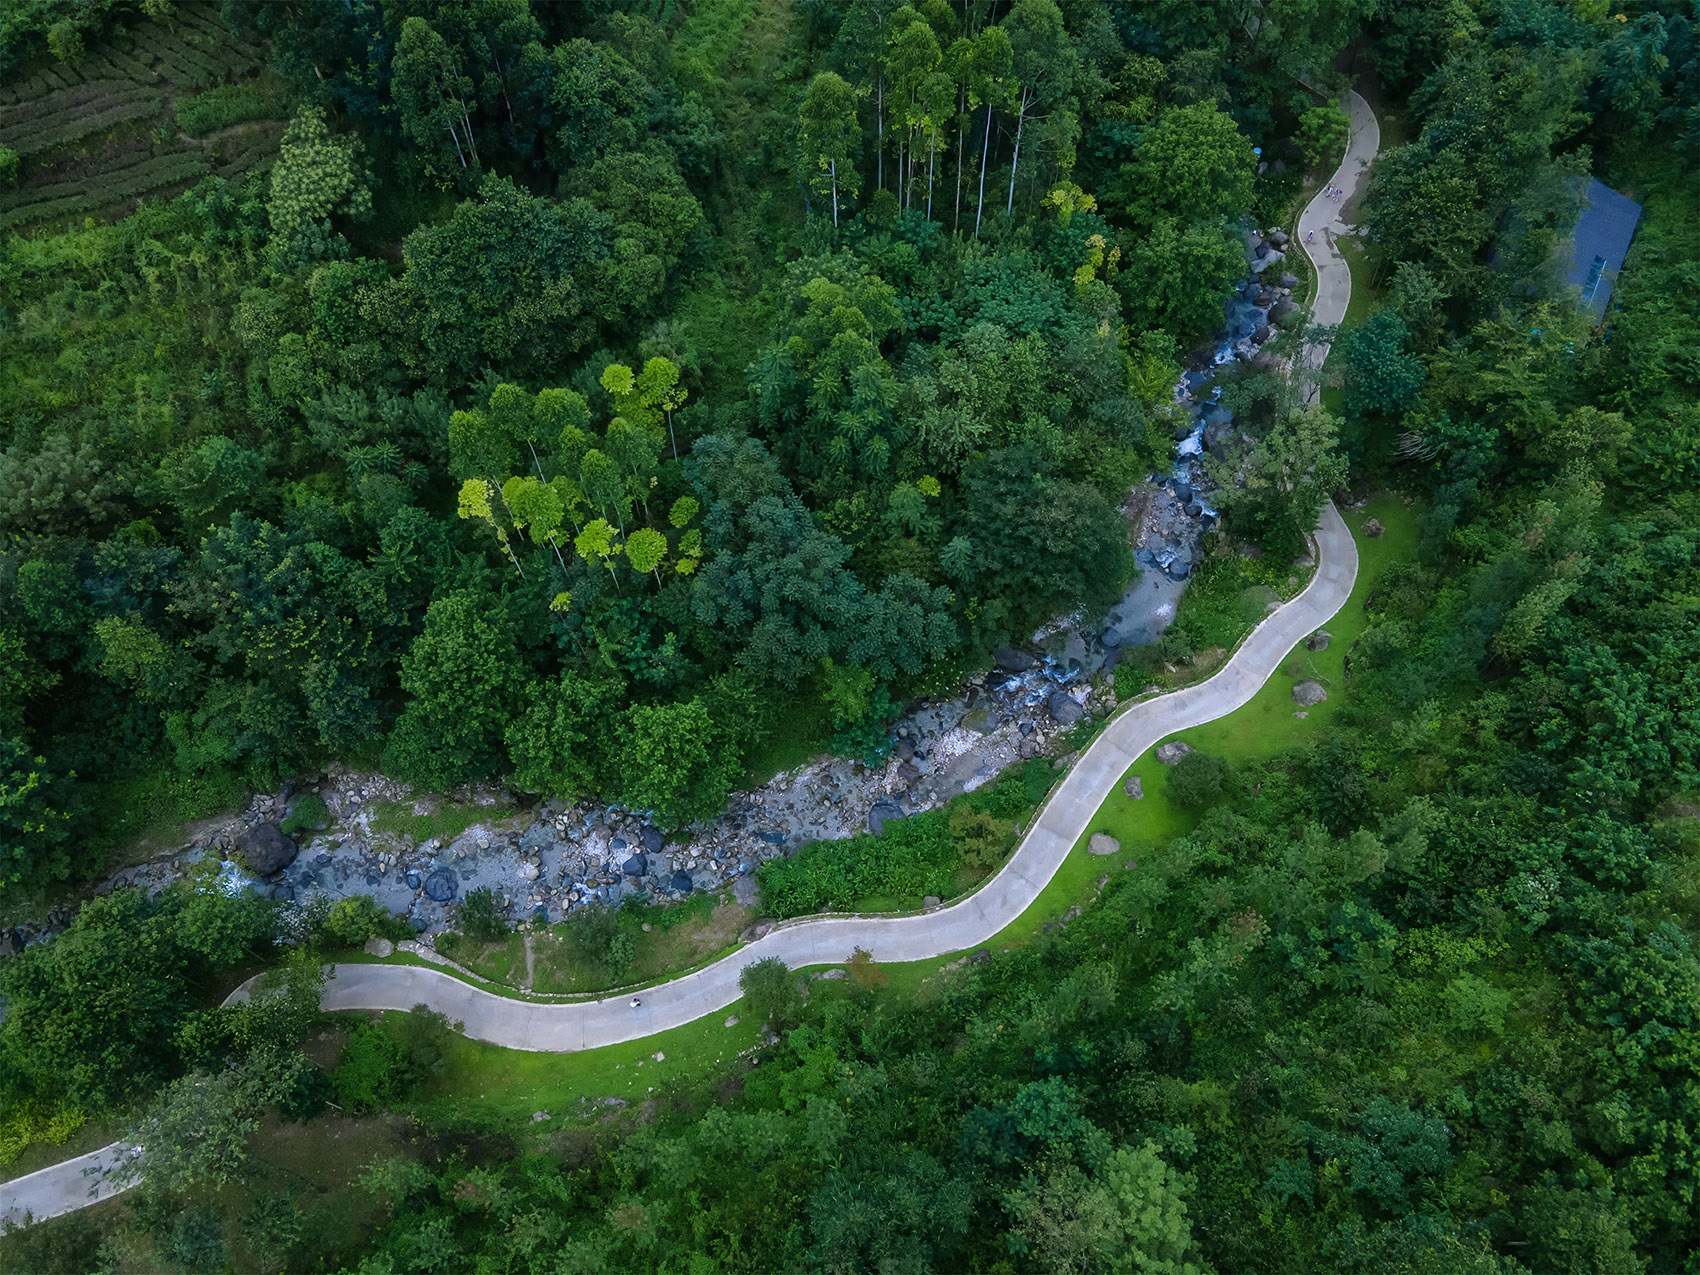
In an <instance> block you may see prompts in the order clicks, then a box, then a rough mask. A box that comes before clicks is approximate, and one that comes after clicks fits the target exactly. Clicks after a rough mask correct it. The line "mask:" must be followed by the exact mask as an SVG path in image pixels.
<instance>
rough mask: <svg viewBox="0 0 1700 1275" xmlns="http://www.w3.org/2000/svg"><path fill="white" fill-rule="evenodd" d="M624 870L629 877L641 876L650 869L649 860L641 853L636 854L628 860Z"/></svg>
mask: <svg viewBox="0 0 1700 1275" xmlns="http://www.w3.org/2000/svg"><path fill="white" fill-rule="evenodd" d="M623 871H624V872H625V874H626V875H627V876H628V877H641V876H642V875H643V874H644V873H646V872H648V871H649V860H648V859H647V858H645V857H644V856H643V855H641V854H634V855H633V856H632V857H631V858H629V859H627V860H626V862H625V864H624V865H623Z"/></svg>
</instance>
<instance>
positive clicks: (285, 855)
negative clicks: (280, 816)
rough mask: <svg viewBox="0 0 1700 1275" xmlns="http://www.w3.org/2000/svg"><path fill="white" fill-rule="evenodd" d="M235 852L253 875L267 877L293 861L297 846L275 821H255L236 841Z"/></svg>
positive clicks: (297, 849)
mask: <svg viewBox="0 0 1700 1275" xmlns="http://www.w3.org/2000/svg"><path fill="white" fill-rule="evenodd" d="M236 845H237V852H238V853H239V854H240V855H241V856H242V860H243V862H244V863H246V864H247V865H248V870H249V871H250V872H252V873H253V874H254V875H255V876H259V877H269V876H271V874H272V873H274V872H282V871H283V870H284V869H285V868H287V867H288V866H289V865H290V864H292V863H294V862H295V856H296V854H297V853H298V852H299V847H298V846H297V845H296V844H295V843H294V842H293V841H291V840H290V839H289V838H288V837H286V836H285V835H284V833H283V829H282V828H279V827H278V826H277V825H276V824H275V823H257V824H255V825H254V826H253V827H252V828H250V829H248V831H246V832H244V833H243V834H242V836H241V838H240V839H239V840H238V841H237V843H236Z"/></svg>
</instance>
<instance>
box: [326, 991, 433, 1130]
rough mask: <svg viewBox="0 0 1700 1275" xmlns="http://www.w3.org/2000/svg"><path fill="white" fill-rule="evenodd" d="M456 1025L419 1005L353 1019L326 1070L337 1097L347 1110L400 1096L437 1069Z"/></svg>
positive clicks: (391, 1101)
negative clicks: (337, 1057)
mask: <svg viewBox="0 0 1700 1275" xmlns="http://www.w3.org/2000/svg"><path fill="white" fill-rule="evenodd" d="M459 1029H460V1025H459V1024H458V1023H457V1024H451V1023H450V1022H449V1020H448V1019H447V1018H446V1017H445V1016H444V1015H442V1014H439V1013H437V1012H436V1011H435V1010H432V1009H429V1008H427V1007H426V1006H424V1005H415V1006H414V1007H413V1009H412V1010H411V1011H409V1012H408V1013H406V1014H400V1015H391V1016H390V1017H387V1018H384V1019H383V1020H381V1021H379V1022H376V1023H360V1024H358V1025H357V1026H356V1027H355V1029H354V1032H353V1034H352V1035H350V1036H349V1038H348V1043H347V1044H346V1045H344V1046H343V1049H342V1061H341V1062H340V1063H339V1064H338V1065H337V1069H336V1071H335V1072H334V1073H333V1074H332V1076H331V1085H332V1087H333V1088H334V1089H335V1091H336V1096H337V1102H338V1103H339V1104H340V1105H342V1106H343V1107H345V1108H347V1109H349V1110H351V1111H371V1110H374V1109H377V1108H383V1107H393V1106H395V1105H396V1104H397V1103H400V1102H404V1101H405V1100H406V1099H407V1098H408V1097H410V1096H411V1095H412V1093H413V1091H414V1090H415V1089H417V1088H418V1087H419V1086H420V1085H422V1084H423V1083H425V1081H427V1080H429V1079H431V1078H432V1077H433V1076H437V1075H440V1074H442V1071H443V1068H444V1067H445V1066H447V1065H448V1057H449V1042H450V1039H451V1037H452V1034H453V1033H454V1032H456V1031H458V1030H459Z"/></svg>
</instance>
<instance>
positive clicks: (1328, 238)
mask: <svg viewBox="0 0 1700 1275" xmlns="http://www.w3.org/2000/svg"><path fill="white" fill-rule="evenodd" d="M1343 105H1344V106H1345V108H1346V115H1347V117H1348V118H1349V119H1350V120H1351V132H1350V134H1349V135H1348V138H1347V141H1346V155H1345V158H1344V159H1342V160H1341V161H1340V167H1339V168H1337V169H1335V170H1334V176H1333V177H1331V178H1329V179H1328V183H1327V185H1326V186H1324V187H1323V189H1322V190H1319V191H1318V192H1317V193H1316V198H1314V199H1312V200H1311V201H1310V203H1309V204H1308V205H1306V207H1305V210H1304V212H1303V213H1301V214H1300V216H1299V228H1298V237H1299V242H1300V243H1301V244H1304V249H1305V255H1306V256H1308V257H1309V258H1310V260H1311V264H1312V265H1314V266H1315V267H1316V296H1315V298H1314V299H1313V300H1312V302H1311V307H1310V314H1311V319H1312V321H1313V322H1315V323H1317V324H1319V325H1321V326H1323V327H1327V328H1334V327H1338V326H1339V324H1340V322H1341V321H1342V320H1343V319H1345V317H1346V307H1347V305H1349V304H1350V303H1351V300H1352V269H1351V267H1350V266H1349V265H1347V264H1346V257H1345V254H1344V253H1342V252H1341V251H1340V244H1339V239H1340V236H1342V235H1344V234H1346V233H1347V232H1348V231H1350V230H1351V229H1352V227H1350V226H1348V225H1347V224H1346V222H1345V219H1344V216H1343V215H1342V214H1343V210H1344V208H1345V206H1346V205H1347V204H1348V203H1351V202H1352V201H1353V200H1354V199H1356V198H1357V197H1358V196H1359V195H1360V194H1362V193H1363V184H1364V181H1365V180H1366V178H1367V177H1368V175H1369V166H1370V164H1371V163H1372V162H1373V161H1374V159H1375V156H1376V153H1377V152H1378V151H1379V150H1380V149H1381V125H1380V124H1379V123H1377V122H1376V118H1375V112H1374V111H1372V110H1370V108H1369V103H1368V102H1366V101H1364V99H1363V98H1362V96H1360V95H1359V93H1358V92H1357V90H1356V89H1350V90H1348V91H1347V93H1346V98H1345V101H1344V103H1343ZM1328 186H1334V187H1338V188H1339V189H1341V190H1343V191H1345V192H1346V193H1345V194H1344V195H1343V196H1341V197H1340V199H1338V200H1333V199H1329V198H1328ZM1307 236H1314V237H1315V240H1314V242H1306V237H1307ZM1332 344H1333V342H1332V340H1328V341H1312V342H1310V343H1308V344H1307V345H1306V346H1305V347H1304V351H1303V353H1302V354H1301V356H1300V357H1301V358H1302V360H1303V362H1304V368H1303V373H1304V375H1305V377H1306V381H1307V386H1308V388H1307V389H1306V392H1305V402H1307V403H1315V402H1316V401H1317V400H1318V398H1319V397H1320V396H1321V393H1322V364H1323V362H1324V360H1326V359H1327V358H1328V349H1329V346H1330V345H1332Z"/></svg>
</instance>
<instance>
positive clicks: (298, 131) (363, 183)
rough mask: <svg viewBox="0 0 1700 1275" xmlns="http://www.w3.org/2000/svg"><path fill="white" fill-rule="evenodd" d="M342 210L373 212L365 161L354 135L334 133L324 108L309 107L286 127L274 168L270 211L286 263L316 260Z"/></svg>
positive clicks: (362, 213) (274, 245)
mask: <svg viewBox="0 0 1700 1275" xmlns="http://www.w3.org/2000/svg"><path fill="white" fill-rule="evenodd" d="M338 211H342V212H346V213H347V214H348V215H349V216H350V217H353V218H355V219H356V220H360V219H362V218H364V217H366V216H367V215H369V214H370V213H371V211H372V192H371V190H370V189H369V188H368V185H367V176H366V170H365V165H364V164H363V163H362V162H361V160H360V152H359V146H358V144H357V143H356V142H355V141H354V139H353V138H342V137H332V136H331V133H330V129H329V128H327V127H326V125H325V113H324V111H323V110H322V109H320V108H319V107H317V106H306V107H303V108H302V109H301V111H300V112H299V113H298V114H297V115H296V116H295V118H294V119H293V120H291V121H290V122H289V127H288V128H287V129H285V130H284V134H283V143H282V145H281V147H280V148H279V150H278V157H277V163H276V165H274V166H273V168H272V176H271V185H270V187H269V189H268V192H267V195H266V216H267V217H268V219H269V220H270V221H271V228H272V249H273V251H274V252H275V253H277V254H278V255H279V257H280V258H281V259H282V260H284V261H286V262H297V261H302V260H309V259H311V258H312V257H313V256H314V255H317V253H318V248H317V246H316V244H317V243H322V242H323V241H324V240H325V239H326V238H327V237H328V236H329V234H330V218H331V216H332V214H334V213H336V212H338Z"/></svg>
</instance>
